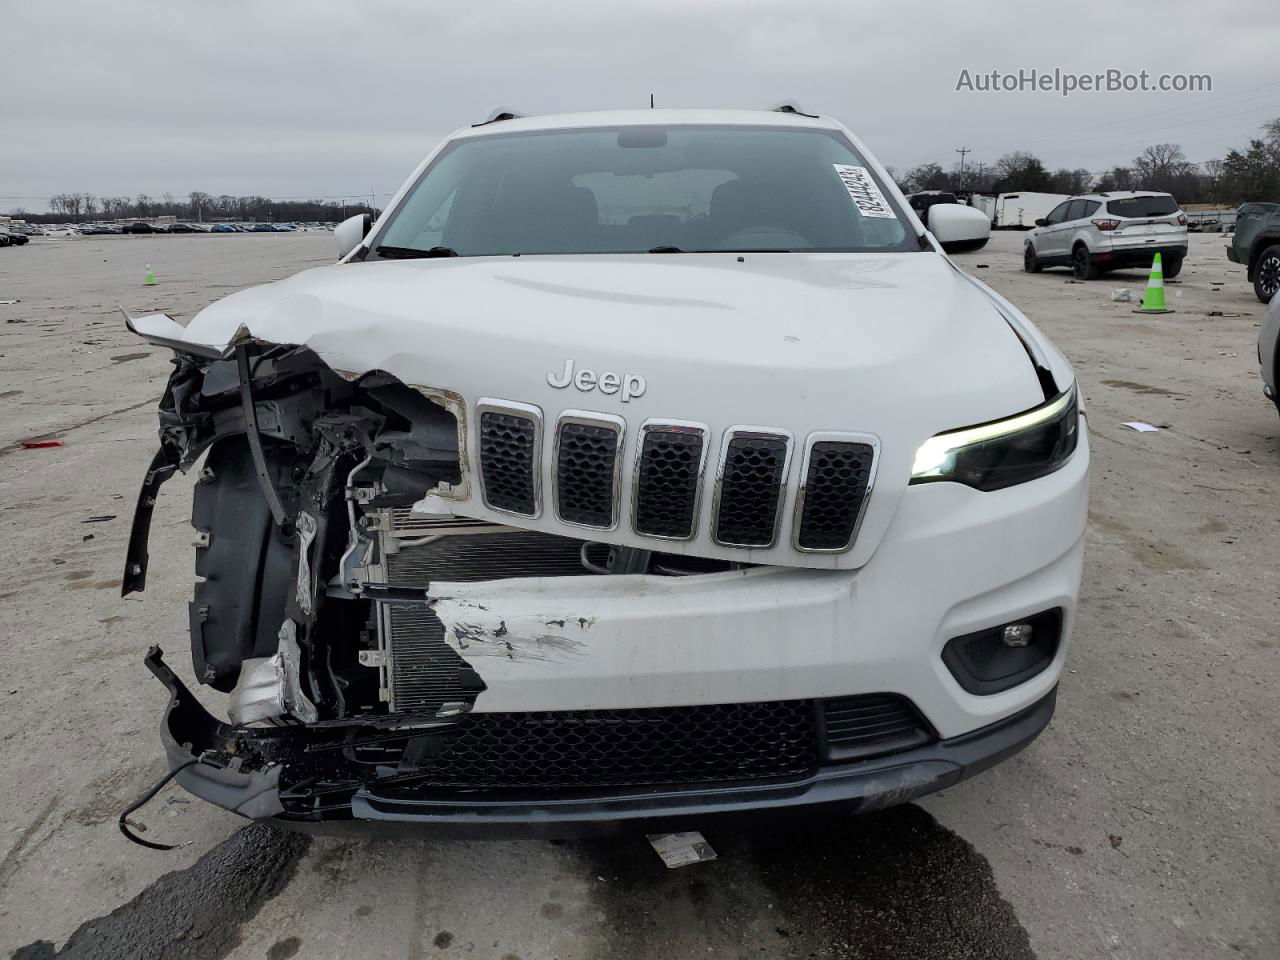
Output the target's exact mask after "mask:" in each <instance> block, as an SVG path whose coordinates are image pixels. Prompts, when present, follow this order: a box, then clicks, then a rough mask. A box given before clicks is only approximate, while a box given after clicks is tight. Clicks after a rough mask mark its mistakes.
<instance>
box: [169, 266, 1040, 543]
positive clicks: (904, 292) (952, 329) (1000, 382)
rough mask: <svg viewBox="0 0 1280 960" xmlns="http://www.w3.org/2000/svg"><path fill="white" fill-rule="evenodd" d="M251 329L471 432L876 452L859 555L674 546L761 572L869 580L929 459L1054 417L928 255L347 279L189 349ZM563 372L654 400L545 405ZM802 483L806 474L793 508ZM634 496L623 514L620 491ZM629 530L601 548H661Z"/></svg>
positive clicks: (414, 269) (423, 270)
mask: <svg viewBox="0 0 1280 960" xmlns="http://www.w3.org/2000/svg"><path fill="white" fill-rule="evenodd" d="M242 328H243V331H247V332H248V333H249V334H250V335H251V336H252V337H254V338H255V339H260V340H266V341H271V342H276V343H288V344H298V345H307V346H309V347H310V348H311V349H313V350H314V351H315V352H316V353H317V354H318V355H319V356H320V357H321V358H322V359H323V360H324V361H325V362H326V363H327V364H329V366H331V367H333V368H334V369H336V370H340V371H349V372H353V373H363V372H366V371H368V370H374V369H378V370H385V371H387V372H389V373H392V374H394V375H395V376H397V377H399V378H400V379H401V380H403V381H404V382H406V383H408V384H411V385H415V386H425V387H434V388H440V389H444V390H449V391H453V392H455V393H458V394H460V395H461V396H462V397H463V398H464V400H465V401H466V403H467V407H468V412H469V416H470V415H471V414H470V412H471V411H472V410H473V408H474V404H475V403H476V401H478V400H479V399H480V398H482V397H484V398H497V399H503V400H510V401H517V402H521V403H532V404H536V405H538V406H539V407H541V408H542V410H543V413H544V416H545V419H546V422H547V423H548V424H551V423H554V421H555V418H556V417H557V416H558V415H559V414H560V413H561V411H563V410H566V409H576V410H588V411H594V412H601V413H606V414H611V415H616V416H621V417H623V418H624V419H625V420H626V423H627V438H626V439H627V443H628V449H632V446H631V445H632V444H633V443H634V439H635V437H636V431H637V428H638V427H639V426H640V424H641V423H642V422H643V421H645V420H646V419H649V418H662V419H668V418H670V419H677V420H686V421H695V422H700V423H704V424H706V425H707V426H708V427H709V428H710V430H711V438H712V440H711V444H712V449H713V450H715V449H717V448H718V440H719V437H720V436H721V434H722V433H723V431H724V430H725V429H726V428H728V427H731V426H743V425H750V426H757V427H774V428H782V429H784V430H788V431H790V432H791V433H792V435H793V436H794V437H795V441H796V443H797V445H800V444H802V443H803V440H804V438H805V436H806V435H807V434H808V433H810V432H811V431H815V430H842V431H854V432H859V433H870V434H874V435H876V436H877V437H878V438H879V439H880V443H881V453H880V459H879V466H878V470H877V479H876V488H875V492H874V494H873V496H872V498H871V501H870V506H869V509H868V512H867V516H866V518H865V520H864V523H863V528H862V531H861V534H860V536H859V539H858V543H857V546H856V547H855V549H854V550H853V551H851V553H850V554H846V555H843V556H835V557H832V556H821V555H819V556H812V555H801V554H797V553H796V552H795V551H794V550H792V549H791V548H790V544H789V539H788V529H789V527H788V525H787V524H786V523H784V529H783V531H782V535H781V536H780V538H779V544H778V545H777V546H775V547H773V548H771V549H769V550H752V551H747V550H729V551H726V549H725V548H718V547H715V546H714V545H712V544H711V542H710V539H709V531H708V530H707V529H706V528H707V526H708V525H707V524H702V525H700V529H699V535H698V537H697V538H696V539H695V540H694V541H692V542H691V543H689V544H671V545H669V549H670V550H671V551H673V552H688V553H694V554H700V555H704V556H706V555H719V556H731V557H733V558H737V559H744V560H746V559H749V560H752V561H755V562H764V563H768V562H772V563H789V564H793V565H803V566H819V567H851V566H857V565H860V564H861V563H862V562H865V560H866V559H867V558H868V557H869V556H870V551H871V550H872V549H873V548H874V544H875V542H876V541H878V540H879V538H880V535H881V534H883V532H884V530H885V529H886V528H887V526H888V523H889V522H890V520H891V518H892V515H893V512H894V511H895V510H896V507H897V504H898V502H899V501H900V499H901V497H902V495H903V493H904V492H905V490H906V485H907V480H908V478H909V475H910V467H911V462H912V458H913V457H914V454H915V450H916V448H917V447H918V446H919V445H920V443H922V442H923V441H924V440H926V439H928V438H929V437H930V436H932V435H933V434H935V433H938V432H940V431H944V430H949V429H953V428H956V427H962V426H966V425H970V424H975V423H982V422H985V421H989V420H994V419H998V418H1001V417H1005V416H1009V415H1011V414H1014V413H1016V412H1019V411H1022V410H1026V409H1028V408H1030V407H1033V406H1036V405H1037V404H1039V403H1041V402H1042V401H1043V400H1044V393H1043V390H1042V387H1041V385H1040V383H1039V381H1038V379H1037V377H1036V373H1035V370H1034V368H1033V366H1032V364H1031V362H1030V360H1029V359H1028V356H1027V352H1026V349H1025V348H1024V347H1023V345H1022V343H1021V342H1020V341H1019V339H1018V337H1017V336H1016V335H1015V334H1014V332H1013V330H1012V329H1011V328H1010V326H1009V324H1008V323H1007V322H1006V321H1005V319H1004V318H1003V317H1002V316H1001V314H1000V312H999V311H998V310H997V308H996V306H995V304H994V303H993V302H992V300H991V299H990V298H989V297H988V296H987V295H986V294H985V293H984V291H983V290H982V289H981V288H980V287H979V286H977V285H975V284H974V283H972V282H971V281H970V280H969V279H967V278H966V277H964V276H963V275H962V274H960V273H959V272H958V271H957V270H955V269H954V268H953V267H952V266H951V265H950V264H949V263H948V261H947V260H946V259H945V258H944V257H942V256H940V255H938V254H935V253H930V252H920V253H894V254H819V253H815V254H794V253H792V254H745V255H742V256H741V257H740V256H738V255H736V254H694V255H681V254H652V255H638V256H637V255H628V256H612V255H605V256H602V255H595V256H524V257H483V258H458V259H436V260H406V261H377V262H368V263H348V264H335V265H333V266H328V267H321V268H318V269H313V270H308V271H305V272H303V273H300V274H298V275H296V276H294V277H291V278H289V279H287V280H282V281H280V282H277V283H273V284H268V285H265V286H261V287H257V288H252V289H249V290H245V291H242V292H240V293H236V294H233V295H231V296H229V297H227V298H225V299H224V300H222V301H220V302H218V303H215V304H213V305H212V306H210V307H208V308H207V309H205V310H204V311H202V312H201V313H200V314H199V315H197V316H196V317H195V318H194V319H193V320H192V321H191V323H190V324H189V325H188V327H187V328H186V331H185V334H184V339H186V340H187V341H190V342H194V343H203V344H207V345H218V346H221V345H224V344H227V343H229V342H230V341H232V340H233V339H235V337H236V336H237V334H238V333H241V331H242ZM569 360H572V361H573V369H574V370H575V371H577V370H580V369H582V368H587V369H589V370H591V371H593V372H594V373H595V375H596V376H597V377H599V375H601V374H603V373H605V372H611V373H614V374H616V375H617V376H618V377H620V378H622V377H626V376H627V375H636V376H639V377H643V379H644V384H645V387H644V392H643V394H642V395H640V396H633V397H631V398H630V399H629V400H627V401H625V402H624V400H623V398H622V397H623V391H621V390H619V391H617V392H614V393H612V394H605V393H602V392H601V391H600V390H599V389H590V390H586V391H583V390H580V389H578V388H577V386H576V385H574V384H570V385H569V386H567V387H565V388H561V389H557V388H555V387H553V386H551V385H550V384H549V382H548V375H549V374H554V375H557V376H558V375H559V374H560V373H561V372H562V371H563V370H564V369H565V364H566V361H569ZM797 473H798V467H797V465H793V467H792V469H791V477H790V482H791V485H792V491H791V493H792V494H794V487H795V485H796V483H797ZM622 495H623V501H622V502H623V503H624V504H626V503H629V500H628V499H627V498H628V496H629V489H628V488H627V487H626V486H625V485H624V489H623V491H622ZM792 502H793V498H792V496H790V495H789V497H788V500H787V503H788V504H790V503H792ZM705 510H706V506H705V504H704V512H705ZM458 512H460V513H464V514H466V515H470V516H478V517H489V518H491V519H495V520H500V521H501V522H504V523H510V524H513V525H517V526H524V527H529V528H532V529H546V530H549V531H553V532H561V533H563V532H565V530H564V529H562V528H561V527H560V525H559V524H558V522H557V521H556V520H555V518H554V516H553V515H552V514H553V511H544V513H543V516H542V517H541V518H539V519H537V520H528V521H525V520H517V519H513V518H511V517H509V516H506V515H503V514H494V513H491V512H490V511H488V510H487V509H486V508H485V507H484V506H483V504H481V503H480V500H479V495H478V491H477V490H476V489H475V485H474V484H473V485H472V500H471V501H469V502H466V503H464V504H460V505H459V506H458ZM624 514H625V510H624ZM628 526H629V525H628V523H627V522H625V520H624V522H623V523H622V524H621V525H620V526H619V529H618V530H616V531H614V532H613V533H601V534H600V535H599V536H598V539H600V540H603V541H606V542H614V543H623V544H630V545H635V546H643V547H650V548H652V547H653V545H654V544H653V541H650V540H646V539H644V538H639V537H635V536H633V535H631V534H630V533H629V532H628ZM592 536H593V537H595V536H596V535H595V534H594V533H593V534H592ZM663 549H668V545H665V544H664V545H663Z"/></svg>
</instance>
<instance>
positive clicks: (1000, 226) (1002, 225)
mask: <svg viewBox="0 0 1280 960" xmlns="http://www.w3.org/2000/svg"><path fill="white" fill-rule="evenodd" d="M1070 199H1071V197H1069V196H1068V195H1067V194H1065V193H1027V192H1022V193H1002V194H1000V196H998V197H996V203H995V214H994V216H992V218H991V225H992V226H993V227H995V228H996V229H997V230H1030V229H1031V228H1032V227H1034V226H1035V225H1036V221H1037V220H1039V219H1040V218H1041V217H1044V216H1047V215H1048V214H1049V211H1050V210H1052V209H1053V208H1054V207H1056V206H1057V205H1058V204H1060V203H1061V202H1062V201H1063V200H1070Z"/></svg>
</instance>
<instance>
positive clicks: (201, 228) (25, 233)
mask: <svg viewBox="0 0 1280 960" xmlns="http://www.w3.org/2000/svg"><path fill="white" fill-rule="evenodd" d="M333 227H334V224H332V223H319V222H316V223H152V222H149V221H146V220H137V221H135V222H133V223H124V224H121V223H57V224H45V225H36V224H23V225H18V224H10V225H6V226H4V227H0V231H3V230H7V231H9V234H10V235H16V236H22V238H23V240H22V242H24V243H25V242H26V238H27V237H76V236H85V237H91V236H104V235H108V234H121V233H295V232H299V231H302V232H306V231H315V230H332V229H333Z"/></svg>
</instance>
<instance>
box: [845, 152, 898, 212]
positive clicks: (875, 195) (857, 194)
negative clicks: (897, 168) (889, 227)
mask: <svg viewBox="0 0 1280 960" xmlns="http://www.w3.org/2000/svg"><path fill="white" fill-rule="evenodd" d="M832 166H833V167H835V168H836V175H837V176H838V177H839V178H840V182H841V183H843V184H844V188H845V189H846V190H848V191H849V199H850V200H852V201H853V205H854V206H855V207H857V208H858V212H859V213H860V214H862V215H863V216H864V217H879V218H880V219H882V220H896V219H897V218H898V217H897V214H895V213H894V212H893V211H892V210H891V209H890V208H889V201H887V200H886V199H885V198H884V194H883V193H881V192H880V188H879V187H877V186H876V182H875V181H874V180H872V179H871V174H870V173H869V172H868V171H867V168H866V167H855V166H852V165H851V164H847V163H833V164H832Z"/></svg>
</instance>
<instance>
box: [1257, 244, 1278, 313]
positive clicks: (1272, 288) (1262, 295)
mask: <svg viewBox="0 0 1280 960" xmlns="http://www.w3.org/2000/svg"><path fill="white" fill-rule="evenodd" d="M1277 290H1280V243H1278V244H1276V245H1274V246H1271V247H1267V249H1265V250H1263V251H1262V254H1261V255H1260V256H1259V257H1258V264H1257V266H1255V267H1254V268H1253V292H1254V293H1256V294H1257V295H1258V299H1259V300H1261V301H1262V302H1263V303H1270V302H1271V298H1272V297H1274V296H1275V295H1276V291H1277Z"/></svg>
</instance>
